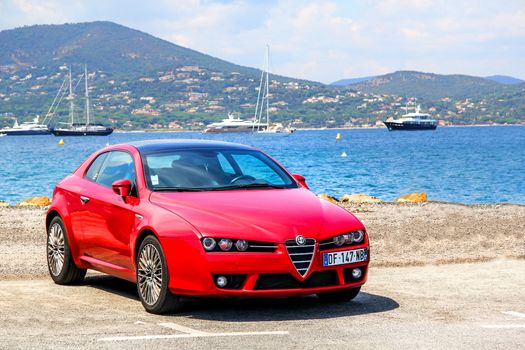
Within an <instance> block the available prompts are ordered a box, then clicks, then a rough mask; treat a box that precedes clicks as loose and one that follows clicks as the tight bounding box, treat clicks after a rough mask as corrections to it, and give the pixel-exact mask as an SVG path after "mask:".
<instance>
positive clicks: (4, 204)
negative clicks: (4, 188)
mask: <svg viewBox="0 0 525 350" xmlns="http://www.w3.org/2000/svg"><path fill="white" fill-rule="evenodd" d="M9 205H10V204H9V203H7V202H5V201H0V207H8V206H9Z"/></svg>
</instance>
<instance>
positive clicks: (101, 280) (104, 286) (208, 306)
mask: <svg viewBox="0 0 525 350" xmlns="http://www.w3.org/2000/svg"><path fill="white" fill-rule="evenodd" d="M84 285H87V286H90V287H93V288H96V289H100V290H103V291H106V292H109V293H113V294H118V295H121V296H123V297H126V298H129V299H133V300H136V301H138V302H140V299H139V297H138V295H137V289H136V286H135V284H134V283H131V282H128V281H124V280H121V279H118V278H115V277H111V276H106V275H100V276H99V275H96V276H89V277H86V279H85V281H84ZM398 307H399V304H398V303H397V302H396V301H395V300H394V299H391V298H389V297H386V296H382V295H376V294H371V293H367V292H364V291H361V292H360V293H359V295H358V296H357V297H356V298H355V299H354V300H352V301H350V302H347V303H330V302H325V301H322V300H320V299H319V298H317V297H316V296H313V295H309V296H303V297H290V298H204V297H202V298H185V299H184V307H183V308H182V310H180V311H179V312H177V313H176V314H173V315H172V316H184V317H189V318H195V319H203V320H213V321H227V322H250V321H286V320H307V319H308V320H311V319H325V318H336V317H347V316H358V315H366V314H373V313H381V312H387V311H391V310H395V309H397V308H398Z"/></svg>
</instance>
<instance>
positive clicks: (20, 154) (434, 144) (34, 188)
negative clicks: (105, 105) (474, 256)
mask: <svg viewBox="0 0 525 350" xmlns="http://www.w3.org/2000/svg"><path fill="white" fill-rule="evenodd" d="M337 133H340V134H341V138H340V139H339V140H337V139H336V135H337ZM183 138H186V139H211V140H223V141H230V142H237V143H242V144H247V145H251V146H254V147H257V148H259V149H261V150H263V151H264V152H266V153H268V154H270V155H271V156H272V157H274V158H275V159H276V160H277V161H279V162H280V163H281V164H282V165H284V166H285V167H287V168H288V169H289V170H290V171H291V172H293V173H298V174H301V175H303V176H305V177H306V180H307V183H308V185H309V186H310V189H311V190H312V191H313V192H315V193H317V194H319V193H328V194H330V195H333V196H336V197H340V196H342V195H343V194H345V193H349V194H350V193H366V194H369V195H372V196H377V197H379V198H381V199H383V200H393V199H395V198H396V197H398V196H401V195H404V194H408V193H411V192H427V194H428V198H429V200H438V201H449V202H459V203H471V204H472V203H501V202H510V203H521V204H525V127H522V126H504V127H503V126H501V127H453V128H438V129H437V130H435V131H411V132H408V131H394V132H389V131H387V130H386V129H350V130H311V131H310V130H309V131H297V132H295V133H293V134H291V135H286V136H285V135H280V134H265V135H261V134H255V135H254V134H222V135H210V134H202V133H197V132H179V133H177V132H148V133H117V132H115V133H113V134H112V135H110V136H108V137H97V136H93V137H89V136H86V137H65V138H64V141H65V144H64V145H63V146H60V145H58V141H59V138H57V137H55V136H52V135H45V136H5V137H0V151H1V153H0V200H4V201H7V202H10V203H13V204H14V203H16V202H19V201H21V200H23V199H26V198H29V197H32V196H37V195H47V196H51V194H52V192H53V188H54V186H55V184H56V183H57V182H58V181H59V180H60V179H62V178H63V177H65V176H66V175H68V174H70V173H71V172H72V171H74V170H75V169H76V168H77V167H78V166H79V165H80V164H81V162H82V161H83V160H84V159H85V158H86V157H87V156H89V155H90V154H91V153H92V152H94V151H96V150H98V149H100V148H102V147H104V146H105V145H106V144H117V143H121V142H127V141H133V140H148V139H183Z"/></svg>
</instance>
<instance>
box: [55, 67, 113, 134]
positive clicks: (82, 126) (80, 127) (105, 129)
mask: <svg viewBox="0 0 525 350" xmlns="http://www.w3.org/2000/svg"><path fill="white" fill-rule="evenodd" d="M81 79H82V78H81ZM84 89H85V102H86V107H85V111H84V112H85V116H86V123H76V122H75V104H74V100H75V94H74V92H73V79H72V76H71V68H70V69H69V97H68V99H69V103H70V106H69V118H70V122H69V123H62V124H66V126H64V127H53V128H49V131H50V132H51V133H52V134H53V135H55V136H107V135H110V134H111V133H112V132H113V127H110V126H105V125H102V124H96V123H93V122H91V120H90V119H94V118H93V116H91V114H90V112H91V111H90V102H89V87H88V74H87V66H84ZM61 93H62V91H61V90H59V92H58V95H60V94H61ZM58 95H57V96H58ZM55 100H56V97H55ZM53 104H54V102H53ZM55 109H56V107H55Z"/></svg>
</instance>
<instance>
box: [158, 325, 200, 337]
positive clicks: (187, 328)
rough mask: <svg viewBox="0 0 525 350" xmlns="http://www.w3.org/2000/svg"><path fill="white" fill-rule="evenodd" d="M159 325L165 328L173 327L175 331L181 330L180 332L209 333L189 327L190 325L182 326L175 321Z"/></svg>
mask: <svg viewBox="0 0 525 350" xmlns="http://www.w3.org/2000/svg"><path fill="white" fill-rule="evenodd" d="M158 325H159V326H161V327H164V328H169V329H173V330H175V331H179V332H182V333H187V334H193V335H207V334H209V333H207V332H203V331H198V330H196V329H193V328H189V327H184V326H181V325H180V324H176V323H173V322H166V323H159V324H158Z"/></svg>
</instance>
